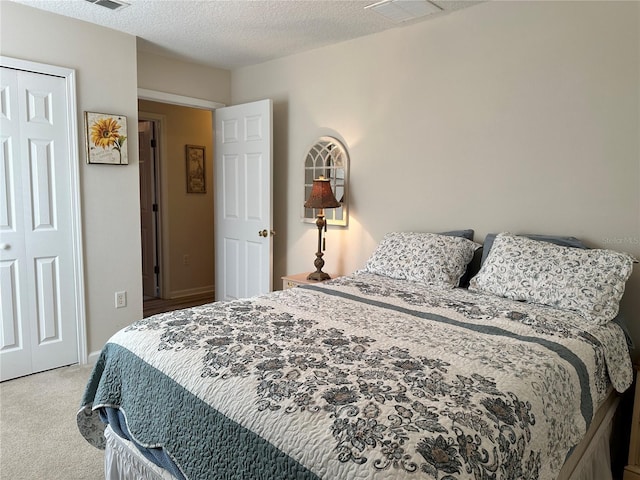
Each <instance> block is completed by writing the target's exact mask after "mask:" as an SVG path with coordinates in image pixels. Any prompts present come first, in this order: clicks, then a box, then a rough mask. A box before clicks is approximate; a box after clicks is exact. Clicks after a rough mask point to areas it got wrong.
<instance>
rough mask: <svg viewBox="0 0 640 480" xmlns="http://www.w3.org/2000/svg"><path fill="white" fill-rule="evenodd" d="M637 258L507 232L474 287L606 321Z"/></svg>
mask: <svg viewBox="0 0 640 480" xmlns="http://www.w3.org/2000/svg"><path fill="white" fill-rule="evenodd" d="M634 261H635V259H634V258H633V257H632V256H631V255H628V254H626V253H619V252H614V251H612V250H599V249H592V250H583V249H579V248H571V247H562V246H558V245H554V244H551V243H547V242H539V241H536V240H532V239H529V238H526V237H520V236H517V235H513V234H510V233H501V234H499V235H497V236H496V239H495V241H494V242H493V246H492V247H491V251H490V252H489V255H488V257H487V259H486V260H485V263H484V264H483V265H482V268H481V269H480V271H479V272H478V274H477V275H476V276H475V277H474V278H472V279H471V283H470V285H469V290H475V291H479V292H486V293H491V294H493V295H498V296H501V297H505V298H511V299H513V300H522V301H526V302H531V303H538V304H542V305H548V306H551V307H555V308H560V309H564V310H572V311H575V312H578V313H579V314H580V315H582V316H583V317H584V318H585V319H586V320H588V321H589V322H591V323H595V324H598V325H604V324H605V323H607V322H609V321H611V320H612V319H613V318H614V317H615V316H616V315H617V313H618V308H619V303H620V299H621V298H622V295H623V293H624V287H625V282H626V281H627V279H628V278H629V276H630V275H631V271H632V269H633V262H634Z"/></svg>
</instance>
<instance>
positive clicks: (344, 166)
mask: <svg viewBox="0 0 640 480" xmlns="http://www.w3.org/2000/svg"><path fill="white" fill-rule="evenodd" d="M320 176H323V177H324V178H328V179H329V181H330V182H331V189H332V190H333V194H334V195H335V197H336V199H337V200H338V201H339V202H340V203H341V206H340V207H338V208H331V209H325V211H324V214H325V218H326V221H327V224H328V225H339V226H343V227H345V226H347V225H348V223H349V198H348V193H349V153H348V152H347V149H346V148H345V146H344V145H343V144H342V142H340V140H338V139H337V138H334V137H320V138H318V140H316V141H315V142H314V143H313V145H311V147H310V148H309V151H308V152H307V155H306V157H305V159H304V199H307V198H309V194H310V193H311V186H312V185H313V180H314V179H316V178H319V177H320ZM302 203H304V200H303V201H302V202H301V204H302ZM317 213H318V212H317V211H316V210H315V209H313V208H304V207H303V208H302V221H303V222H307V223H315V221H316V215H317Z"/></svg>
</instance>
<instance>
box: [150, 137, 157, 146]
mask: <svg viewBox="0 0 640 480" xmlns="http://www.w3.org/2000/svg"><path fill="white" fill-rule="evenodd" d="M151 148H156V139H155V138H152V139H151Z"/></svg>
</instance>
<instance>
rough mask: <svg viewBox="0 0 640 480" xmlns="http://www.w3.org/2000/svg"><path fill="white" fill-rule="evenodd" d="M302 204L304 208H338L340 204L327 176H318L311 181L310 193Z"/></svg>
mask: <svg viewBox="0 0 640 480" xmlns="http://www.w3.org/2000/svg"><path fill="white" fill-rule="evenodd" d="M304 206H305V208H338V207H339V206H340V202H338V200H336V197H335V196H334V195H333V190H331V183H329V179H328V178H324V177H320V178H317V179H316V180H314V181H313V186H312V187H311V193H310V194H309V198H308V199H307V201H306V202H305V204H304Z"/></svg>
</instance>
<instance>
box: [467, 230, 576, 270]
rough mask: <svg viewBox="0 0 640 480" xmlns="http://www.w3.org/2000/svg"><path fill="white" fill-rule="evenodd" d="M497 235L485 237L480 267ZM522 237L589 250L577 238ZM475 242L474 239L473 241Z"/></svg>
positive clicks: (524, 234)
mask: <svg viewBox="0 0 640 480" xmlns="http://www.w3.org/2000/svg"><path fill="white" fill-rule="evenodd" d="M496 235H498V234H497V233H488V234H487V236H486V237H484V244H483V246H482V259H481V260H480V265H482V264H483V263H484V261H485V260H486V258H487V255H489V251H490V250H491V247H492V246H493V241H494V240H495V239H496ZM518 236H520V237H527V238H530V239H531V240H538V241H539V242H548V243H553V244H554V245H560V246H561V247H573V248H588V247H587V246H586V245H585V244H584V243H582V240H580V239H579V238H576V237H564V236H559V235H540V234H537V233H522V234H518ZM472 240H473V239H472Z"/></svg>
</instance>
